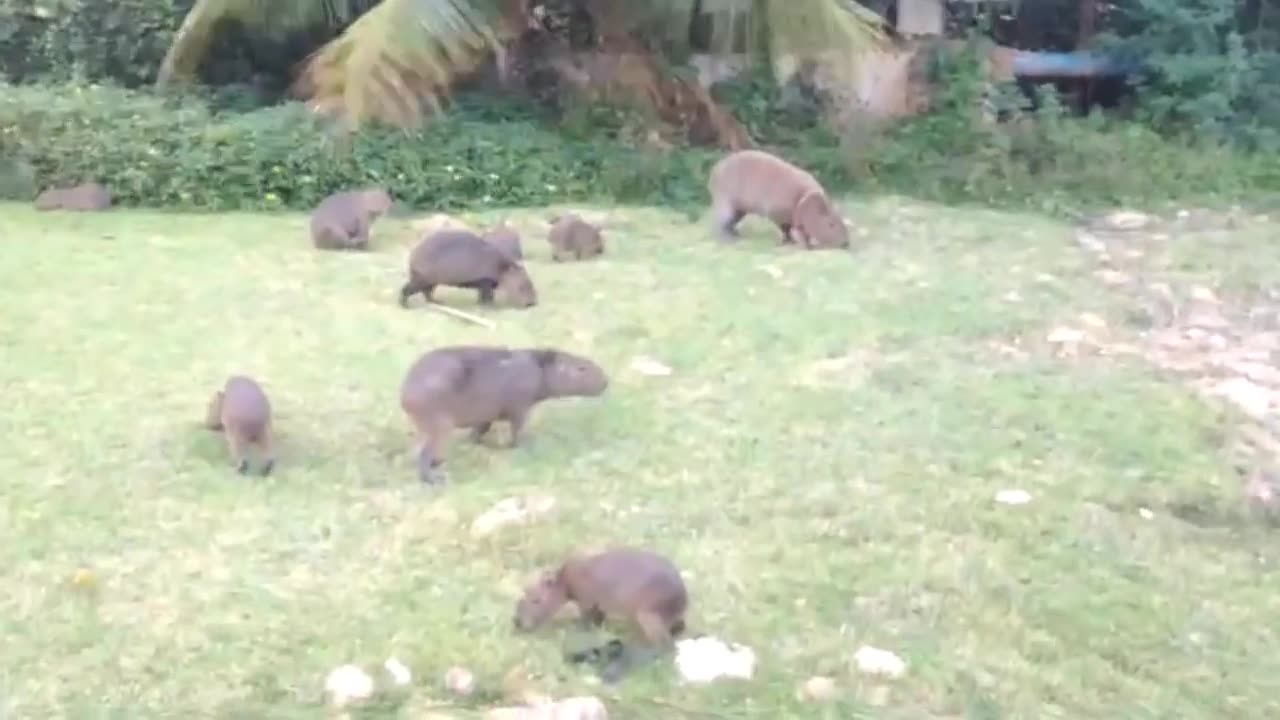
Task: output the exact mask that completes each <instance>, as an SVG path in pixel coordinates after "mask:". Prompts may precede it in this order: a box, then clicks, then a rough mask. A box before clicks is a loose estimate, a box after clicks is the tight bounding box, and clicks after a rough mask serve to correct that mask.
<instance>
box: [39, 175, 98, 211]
mask: <svg viewBox="0 0 1280 720" xmlns="http://www.w3.org/2000/svg"><path fill="white" fill-rule="evenodd" d="M112 202H113V198H112V197H111V191H110V190H107V189H106V188H105V187H103V186H102V185H99V184H98V183H96V182H88V183H82V184H80V185H76V186H74V187H67V188H49V189H48V190H45V191H44V192H42V193H40V194H39V195H37V196H36V202H35V206H36V209H37V210H74V211H77V212H96V211H101V210H106V209H107V208H109V207H111V203H112Z"/></svg>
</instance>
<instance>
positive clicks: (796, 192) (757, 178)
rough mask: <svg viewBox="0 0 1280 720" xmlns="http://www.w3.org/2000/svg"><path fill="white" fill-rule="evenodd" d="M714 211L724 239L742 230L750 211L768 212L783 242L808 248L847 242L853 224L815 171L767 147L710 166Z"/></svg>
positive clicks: (725, 158) (762, 213)
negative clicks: (793, 242)
mask: <svg viewBox="0 0 1280 720" xmlns="http://www.w3.org/2000/svg"><path fill="white" fill-rule="evenodd" d="M707 189H708V190H710V191H711V213H712V215H713V216H714V218H715V224H716V230H717V232H718V233H719V236H720V239H721V240H724V241H729V240H732V239H734V238H736V237H737V236H738V231H737V225H738V223H739V222H740V221H741V220H742V218H744V217H746V216H747V215H760V216H762V217H765V218H768V219H769V220H770V221H772V222H773V223H774V224H775V225H777V226H778V229H780V230H781V231H782V242H783V243H784V244H785V243H789V242H792V241H799V243H800V244H801V245H803V246H804V247H806V248H808V249H817V248H847V247H849V229H848V228H847V227H846V226H845V224H844V219H843V218H842V217H840V213H839V212H838V211H837V210H836V208H835V206H834V205H832V204H831V199H830V198H829V197H828V196H827V193H826V191H825V190H823V188H822V184H821V183H819V182H818V180H817V178H815V177H814V176H813V175H811V174H810V173H808V172H806V171H805V170H801V169H800V168H798V167H796V166H795V165H792V164H791V163H789V162H787V161H786V160H783V159H782V158H779V157H777V156H776V155H771V154H769V153H767V152H764V151H763V150H739V151H738V152H735V153H731V154H729V155H727V156H725V157H723V158H721V159H720V160H719V161H718V162H717V163H716V164H715V165H714V166H713V167H712V168H711V178H710V180H709V181H708V182H707Z"/></svg>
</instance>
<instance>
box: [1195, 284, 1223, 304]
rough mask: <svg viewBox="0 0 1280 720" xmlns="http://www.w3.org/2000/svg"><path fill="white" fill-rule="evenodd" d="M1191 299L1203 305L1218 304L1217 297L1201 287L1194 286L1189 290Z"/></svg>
mask: <svg viewBox="0 0 1280 720" xmlns="http://www.w3.org/2000/svg"><path fill="white" fill-rule="evenodd" d="M1191 299H1192V300H1197V301H1199V302H1205V303H1215V304H1216V303H1217V302H1218V296H1217V295H1216V294H1214V292H1213V291H1212V290H1210V289H1209V288H1207V287H1205V286H1203V285H1196V286H1195V287H1193V288H1191Z"/></svg>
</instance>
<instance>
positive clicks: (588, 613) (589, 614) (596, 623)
mask: <svg viewBox="0 0 1280 720" xmlns="http://www.w3.org/2000/svg"><path fill="white" fill-rule="evenodd" d="M580 620H581V622H582V626H583V627H584V628H588V629H590V628H598V627H600V626H601V625H603V624H604V611H603V610H601V609H600V608H598V607H589V608H587V609H585V610H583V611H582V617H581V618H580Z"/></svg>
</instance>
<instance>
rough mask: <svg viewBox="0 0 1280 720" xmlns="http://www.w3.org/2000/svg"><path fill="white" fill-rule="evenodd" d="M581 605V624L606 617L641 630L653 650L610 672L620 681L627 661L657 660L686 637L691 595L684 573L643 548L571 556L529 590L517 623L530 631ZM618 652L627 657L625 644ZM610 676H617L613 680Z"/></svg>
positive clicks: (623, 661) (518, 608)
mask: <svg viewBox="0 0 1280 720" xmlns="http://www.w3.org/2000/svg"><path fill="white" fill-rule="evenodd" d="M569 602H573V603H575V604H576V605H577V606H578V611H579V614H580V616H581V618H582V622H583V623H584V624H585V625H588V626H599V625H601V624H602V623H603V622H604V620H605V618H606V617H609V618H613V619H615V620H619V621H622V622H625V623H628V624H630V625H631V627H633V628H634V629H637V630H639V632H640V634H641V635H642V636H643V639H644V641H645V644H646V645H647V646H648V647H647V648H646V650H645V651H643V652H641V653H640V654H639V655H638V656H635V657H632V658H631V659H630V660H629V661H628V660H627V659H625V658H611V659H616V660H621V663H620V664H617V665H614V666H613V667H612V668H611V670H609V671H607V673H606V677H607V679H616V677H617V676H620V675H621V673H622V672H624V671H625V666H626V664H627V663H628V662H636V661H639V660H642V659H643V658H644V657H645V656H646V655H647V656H648V657H653V656H656V654H657V653H659V652H663V651H665V650H666V649H668V648H669V646H670V644H671V642H672V641H673V639H674V638H675V637H677V636H678V635H680V633H682V632H684V629H685V622H684V616H685V611H686V610H687V609H688V605H689V595H688V592H687V590H686V589H685V585H684V580H683V578H681V577H680V571H679V570H678V569H676V566H675V565H674V564H673V563H672V562H671V561H670V560H668V559H667V558H665V557H663V556H661V555H659V554H657V553H654V552H651V551H648V550H642V549H638V548H630V547H617V548H611V549H609V550H605V551H603V552H600V553H597V554H594V555H580V554H572V555H570V556H569V557H568V558H567V559H566V560H565V561H564V562H563V563H562V564H561V565H560V567H558V568H556V569H555V570H552V571H550V572H546V573H544V574H543V575H542V576H541V577H540V578H538V580H537V581H536V582H534V583H533V584H532V585H530V586H528V587H527V588H526V589H525V591H524V595H523V596H522V597H521V598H520V601H519V602H518V603H517V604H516V612H515V617H514V618H513V623H514V625H515V627H516V629H517V630H519V631H522V632H530V631H532V630H535V629H537V628H538V627H539V626H541V625H542V624H543V623H544V622H546V621H547V620H548V619H550V618H551V617H552V616H553V615H555V614H556V612H557V611H558V610H559V609H560V608H561V607H563V606H564V605H565V604H566V603H569ZM618 645H619V647H618V649H617V650H615V652H622V644H621V643H619V644H618ZM608 676H612V678H609V677H608Z"/></svg>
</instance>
